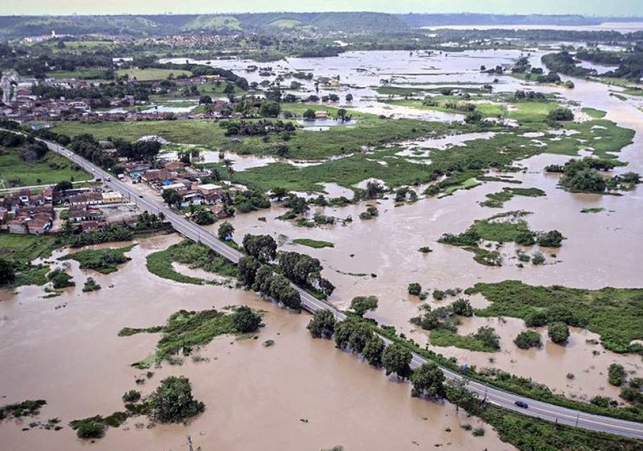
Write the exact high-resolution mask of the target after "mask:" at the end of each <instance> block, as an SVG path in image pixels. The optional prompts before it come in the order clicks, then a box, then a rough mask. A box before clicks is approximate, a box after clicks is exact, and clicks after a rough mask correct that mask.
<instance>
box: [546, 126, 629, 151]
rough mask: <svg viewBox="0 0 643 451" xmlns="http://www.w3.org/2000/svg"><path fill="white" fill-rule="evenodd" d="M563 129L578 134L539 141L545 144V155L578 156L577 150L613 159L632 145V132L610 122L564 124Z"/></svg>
mask: <svg viewBox="0 0 643 451" xmlns="http://www.w3.org/2000/svg"><path fill="white" fill-rule="evenodd" d="M563 128H564V129H566V130H575V131H577V132H579V133H577V134H574V135H571V136H567V137H564V138H563V139H561V140H560V141H552V140H551V139H543V138H541V140H542V141H543V142H545V143H546V144H547V149H546V151H547V153H554V154H561V155H570V156H578V151H579V150H586V149H587V148H588V147H591V148H592V149H593V150H592V151H591V152H592V153H593V154H594V155H595V156H597V157H598V158H606V159H615V158H617V156H616V155H614V153H618V152H620V151H621V149H623V148H624V147H625V146H627V145H629V144H631V143H632V141H633V139H634V130H631V129H629V128H623V127H619V126H618V125H616V124H615V123H614V122H612V121H607V120H604V119H601V120H592V121H587V122H581V123H565V124H563Z"/></svg>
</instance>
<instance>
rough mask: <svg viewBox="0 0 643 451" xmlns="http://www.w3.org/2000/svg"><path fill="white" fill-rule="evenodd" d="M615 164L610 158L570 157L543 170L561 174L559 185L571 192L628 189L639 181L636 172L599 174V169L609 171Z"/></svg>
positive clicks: (602, 191)
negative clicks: (580, 158)
mask: <svg viewBox="0 0 643 451" xmlns="http://www.w3.org/2000/svg"><path fill="white" fill-rule="evenodd" d="M615 166H616V165H615V164H614V162H612V161H610V160H603V159H595V158H584V159H582V160H575V159H572V160H570V161H568V162H567V163H565V164H564V165H556V164H552V165H549V166H547V167H546V168H545V171H546V172H555V173H561V174H563V176H562V177H561V179H560V186H562V187H563V188H565V189H567V190H569V191H572V192H580V193H598V194H602V193H605V192H607V191H616V190H630V189H632V188H634V186H636V185H638V184H639V183H641V176H640V174H637V173H636V172H626V173H624V174H622V175H615V176H613V177H605V176H602V175H600V174H599V171H604V172H607V171H611V170H612V169H614V167H615Z"/></svg>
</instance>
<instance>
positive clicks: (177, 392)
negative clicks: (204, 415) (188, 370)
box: [149, 376, 205, 423]
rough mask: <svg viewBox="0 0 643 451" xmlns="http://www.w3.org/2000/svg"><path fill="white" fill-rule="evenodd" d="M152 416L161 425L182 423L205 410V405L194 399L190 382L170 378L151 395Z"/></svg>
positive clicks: (185, 379) (179, 378)
mask: <svg viewBox="0 0 643 451" xmlns="http://www.w3.org/2000/svg"><path fill="white" fill-rule="evenodd" d="M149 405H150V409H151V411H150V416H151V417H152V419H154V420H156V421H158V422H160V423H180V422H182V421H185V420H187V419H188V418H191V417H194V416H196V415H198V414H199V413H201V412H203V411H204V410H205V404H203V403H202V402H200V401H196V400H195V399H194V398H193V397H192V386H191V385H190V380H189V379H188V378H186V377H183V376H179V377H176V376H170V377H166V378H165V379H163V380H162V381H161V385H159V387H158V388H157V389H156V390H155V391H154V392H153V393H152V394H151V395H150V398H149Z"/></svg>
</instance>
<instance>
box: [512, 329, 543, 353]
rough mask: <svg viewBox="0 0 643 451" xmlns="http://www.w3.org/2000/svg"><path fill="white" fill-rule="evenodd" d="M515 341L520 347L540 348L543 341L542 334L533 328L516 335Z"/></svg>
mask: <svg viewBox="0 0 643 451" xmlns="http://www.w3.org/2000/svg"><path fill="white" fill-rule="evenodd" d="M514 343H515V345H516V346H518V347H519V348H520V349H529V348H540V347H541V346H542V345H543V343H542V340H541V338H540V334H539V333H538V332H535V331H533V330H523V331H522V332H520V333H519V334H518V336H516V338H515V339H514Z"/></svg>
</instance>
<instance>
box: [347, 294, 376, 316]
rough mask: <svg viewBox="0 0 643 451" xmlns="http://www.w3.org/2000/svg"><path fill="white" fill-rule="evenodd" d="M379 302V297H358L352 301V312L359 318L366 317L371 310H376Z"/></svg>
mask: <svg viewBox="0 0 643 451" xmlns="http://www.w3.org/2000/svg"><path fill="white" fill-rule="evenodd" d="M378 302H379V300H378V299H377V296H356V297H354V298H353V300H352V301H351V310H353V311H354V312H355V313H356V314H357V315H358V316H364V314H365V313H366V312H368V311H369V310H375V309H376V308H377V304H378Z"/></svg>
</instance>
